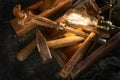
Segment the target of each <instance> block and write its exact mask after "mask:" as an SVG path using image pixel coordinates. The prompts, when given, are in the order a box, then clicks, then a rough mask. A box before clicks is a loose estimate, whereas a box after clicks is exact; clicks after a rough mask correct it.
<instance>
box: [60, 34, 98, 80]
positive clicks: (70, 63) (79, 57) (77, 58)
mask: <svg viewBox="0 0 120 80" xmlns="http://www.w3.org/2000/svg"><path fill="white" fill-rule="evenodd" d="M95 37H96V34H95V33H93V32H91V33H90V35H89V36H88V37H87V38H86V40H85V41H84V42H83V44H82V45H81V47H80V48H79V49H78V50H77V51H76V52H75V53H74V55H73V56H72V57H71V58H70V60H69V61H68V62H67V63H66V64H65V66H64V67H63V68H62V70H61V71H60V73H59V74H60V76H61V77H62V78H64V79H65V78H67V77H68V75H69V73H70V72H71V71H72V69H73V68H74V66H75V65H76V64H77V62H78V61H81V60H82V58H83V56H84V54H85V52H86V50H87V48H88V46H89V45H90V43H91V42H92V41H93V39H94V38H95Z"/></svg>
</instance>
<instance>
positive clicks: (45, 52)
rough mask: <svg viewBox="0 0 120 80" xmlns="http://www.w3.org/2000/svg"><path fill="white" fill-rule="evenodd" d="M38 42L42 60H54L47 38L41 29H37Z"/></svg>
mask: <svg viewBox="0 0 120 80" xmlns="http://www.w3.org/2000/svg"><path fill="white" fill-rule="evenodd" d="M36 43H37V48H38V51H39V52H40V54H41V55H40V56H41V59H42V62H43V63H45V62H48V61H49V60H52V55H51V53H50V50H49V47H48V45H47V44H46V39H45V38H44V36H43V35H42V33H41V32H40V30H38V29H37V30H36Z"/></svg>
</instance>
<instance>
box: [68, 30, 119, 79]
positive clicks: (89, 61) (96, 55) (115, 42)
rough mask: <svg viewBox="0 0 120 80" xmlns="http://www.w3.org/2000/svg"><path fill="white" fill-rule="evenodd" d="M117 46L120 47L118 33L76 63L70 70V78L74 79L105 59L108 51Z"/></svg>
mask: <svg viewBox="0 0 120 80" xmlns="http://www.w3.org/2000/svg"><path fill="white" fill-rule="evenodd" d="M119 45H120V32H118V33H117V34H116V35H115V36H113V37H112V38H111V39H109V40H108V41H107V42H106V43H105V44H103V45H102V46H100V47H99V48H98V49H96V50H95V51H93V52H92V53H91V54H90V55H89V56H88V57H86V58H85V59H84V60H83V61H82V62H80V63H78V64H77V65H76V67H74V69H73V70H72V72H73V74H72V75H70V76H72V77H73V78H74V77H76V76H77V75H78V74H81V73H82V72H84V71H86V70H87V69H88V68H90V67H91V66H92V65H94V64H95V63H96V62H97V61H99V60H100V59H101V58H103V57H105V56H106V55H107V54H109V52H110V51H112V50H113V49H115V48H116V47H117V46H119Z"/></svg>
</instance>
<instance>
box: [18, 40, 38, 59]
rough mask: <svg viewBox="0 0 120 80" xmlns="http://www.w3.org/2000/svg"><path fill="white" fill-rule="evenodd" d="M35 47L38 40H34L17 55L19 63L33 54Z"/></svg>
mask: <svg viewBox="0 0 120 80" xmlns="http://www.w3.org/2000/svg"><path fill="white" fill-rule="evenodd" d="M35 47H36V40H33V41H32V42H30V43H29V44H28V45H27V46H25V47H24V48H23V49H22V50H21V51H20V52H19V53H18V54H17V59H18V60H19V61H24V60H25V59H27V57H28V56H29V55H30V54H31V53H32V51H33V50H34V49H35Z"/></svg>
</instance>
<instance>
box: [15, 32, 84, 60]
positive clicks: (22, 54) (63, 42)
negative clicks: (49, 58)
mask: <svg viewBox="0 0 120 80" xmlns="http://www.w3.org/2000/svg"><path fill="white" fill-rule="evenodd" d="M36 35H37V36H38V39H39V38H43V37H41V36H39V35H38V32H37V33H36ZM84 39H85V38H83V37H79V36H72V37H66V38H61V39H57V40H51V41H47V42H46V43H45V44H47V45H48V46H49V48H52V49H56V48H61V47H65V46H70V45H74V44H77V43H79V42H82V41H84ZM38 41H39V40H38ZM44 41H45V40H44ZM41 44H42V42H39V43H38V44H37V45H39V46H41ZM43 45H44V44H43ZM35 47H36V40H33V41H32V42H30V43H29V44H28V45H27V46H25V47H24V48H23V49H22V50H21V51H19V53H18V54H17V59H18V60H19V61H24V60H25V59H27V57H28V56H29V55H30V54H31V53H32V51H33V50H34V49H35ZM41 49H42V50H43V48H42V47H40V48H39V47H38V50H39V51H40V50H41ZM40 52H41V51H40Z"/></svg>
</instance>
